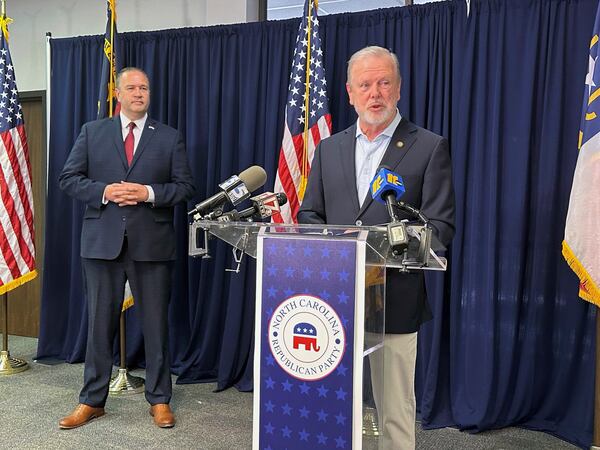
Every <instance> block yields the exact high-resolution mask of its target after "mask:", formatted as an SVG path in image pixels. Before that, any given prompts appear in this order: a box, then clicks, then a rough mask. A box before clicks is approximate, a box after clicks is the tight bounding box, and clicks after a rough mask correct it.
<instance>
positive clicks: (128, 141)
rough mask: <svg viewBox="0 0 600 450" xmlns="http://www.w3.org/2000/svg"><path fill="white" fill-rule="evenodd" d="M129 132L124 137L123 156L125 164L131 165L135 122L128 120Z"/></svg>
mask: <svg viewBox="0 0 600 450" xmlns="http://www.w3.org/2000/svg"><path fill="white" fill-rule="evenodd" d="M127 126H128V127H129V133H127V136H126V137H125V157H126V158H127V164H129V165H131V161H132V160H133V144H134V137H133V129H134V128H135V122H129V125H127Z"/></svg>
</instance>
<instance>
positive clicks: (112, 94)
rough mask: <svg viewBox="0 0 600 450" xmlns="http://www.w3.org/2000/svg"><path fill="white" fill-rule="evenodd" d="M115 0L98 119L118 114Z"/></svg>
mask: <svg viewBox="0 0 600 450" xmlns="http://www.w3.org/2000/svg"><path fill="white" fill-rule="evenodd" d="M115 1H116V0H107V1H106V8H107V9H106V15H107V18H106V31H105V32H104V55H103V56H104V57H103V59H102V77H101V81H100V94H99V95H98V119H104V118H106V117H112V116H113V115H115V114H119V111H120V109H121V108H120V106H121V105H120V104H119V102H118V101H117V93H116V87H117V86H116V82H117V71H118V70H119V69H118V67H119V62H118V61H119V60H118V58H117V42H118V33H117V10H116V3H115ZM131 306H133V295H132V294H131V287H130V286H129V280H127V283H126V284H125V292H124V294H123V311H125V310H126V309H127V308H129V307H131Z"/></svg>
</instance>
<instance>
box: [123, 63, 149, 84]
mask: <svg viewBox="0 0 600 450" xmlns="http://www.w3.org/2000/svg"><path fill="white" fill-rule="evenodd" d="M127 72H140V73H142V74H144V76H145V77H146V80H148V83H150V78H149V77H148V74H147V73H146V72H144V71H143V70H142V69H140V68H139V67H123V68H122V69H121V70H119V73H118V74H117V79H116V80H115V87H116V88H117V89H119V84H120V83H121V77H122V76H123V74H126V73H127Z"/></svg>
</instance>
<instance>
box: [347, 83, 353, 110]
mask: <svg viewBox="0 0 600 450" xmlns="http://www.w3.org/2000/svg"><path fill="white" fill-rule="evenodd" d="M346 92H347V93H348V101H349V102H350V104H351V105H352V106H354V102H353V101H352V88H351V87H350V83H346Z"/></svg>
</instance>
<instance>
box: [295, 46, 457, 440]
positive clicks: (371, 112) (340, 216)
mask: <svg viewBox="0 0 600 450" xmlns="http://www.w3.org/2000/svg"><path fill="white" fill-rule="evenodd" d="M401 81H402V80H401V76H400V68H399V64H398V59H397V57H396V55H394V54H393V53H391V52H390V51H388V50H387V49H384V48H381V47H374V46H373V47H366V48H363V49H362V50H359V51H358V52H356V53H355V54H354V55H352V57H351V58H350V61H349V62H348V81H347V83H346V90H347V92H348V96H349V98H350V104H351V105H353V106H354V108H355V110H356V112H357V114H358V121H357V122H356V124H354V125H352V126H351V127H350V128H348V129H346V130H344V131H342V132H340V133H337V134H335V135H333V136H331V137H330V138H328V139H325V140H323V141H321V143H320V144H319V146H318V147H317V149H316V151H315V157H314V160H313V164H312V168H311V172H310V176H309V180H308V185H307V189H306V193H305V197H304V201H303V203H302V206H301V207H300V211H299V213H298V222H300V223H328V224H338V225H348V224H356V225H376V224H383V223H387V222H389V221H390V216H389V214H388V210H387V209H386V207H385V205H383V204H381V203H379V202H375V201H373V199H372V198H371V195H370V194H369V187H370V182H371V180H372V179H373V177H374V175H375V173H376V171H377V168H378V167H379V166H380V165H385V166H387V167H389V168H391V170H393V171H394V172H395V173H397V174H399V175H401V176H402V178H403V180H404V185H405V189H406V193H405V195H404V196H403V198H402V200H403V201H404V202H405V203H408V204H410V205H411V206H414V207H416V208H418V209H420V210H421V211H422V212H423V214H424V215H425V216H426V217H428V218H429V220H430V225H431V227H432V228H433V233H434V234H435V235H436V237H437V238H438V239H439V241H440V242H441V243H442V244H444V245H448V244H449V243H450V241H451V240H452V237H453V236H454V210H455V205H454V189H453V185H452V171H451V163H450V156H449V152H448V141H447V140H446V139H445V138H443V137H441V136H438V135H436V134H434V133H431V132H430V131H427V130H425V129H423V128H420V127H417V126H416V125H414V124H412V123H411V122H409V121H408V120H406V119H405V118H403V117H401V116H400V113H399V112H398V109H397V103H398V101H399V100H400V84H401ZM400 218H403V217H400ZM407 218H408V216H407ZM386 281H387V284H386V311H385V330H386V336H385V344H384V377H385V380H386V382H385V385H386V386H387V387H388V389H387V390H386V392H385V393H382V392H378V391H380V388H379V387H378V386H373V388H374V396H375V400H376V402H377V401H379V402H381V399H382V398H383V396H384V395H385V402H384V405H383V421H384V424H383V428H384V439H385V441H384V448H386V449H414V448H415V415H416V402H415V392H414V374H415V365H416V354H417V331H418V330H419V327H420V325H421V324H422V323H424V322H426V321H428V320H430V319H431V317H432V316H431V310H430V308H429V305H428V304H427V298H426V292H425V280H424V275H423V272H422V271H415V272H414V273H408V274H407V273H400V272H399V271H398V270H397V269H388V270H387V274H386ZM378 408H380V409H381V406H380V405H378Z"/></svg>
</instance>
